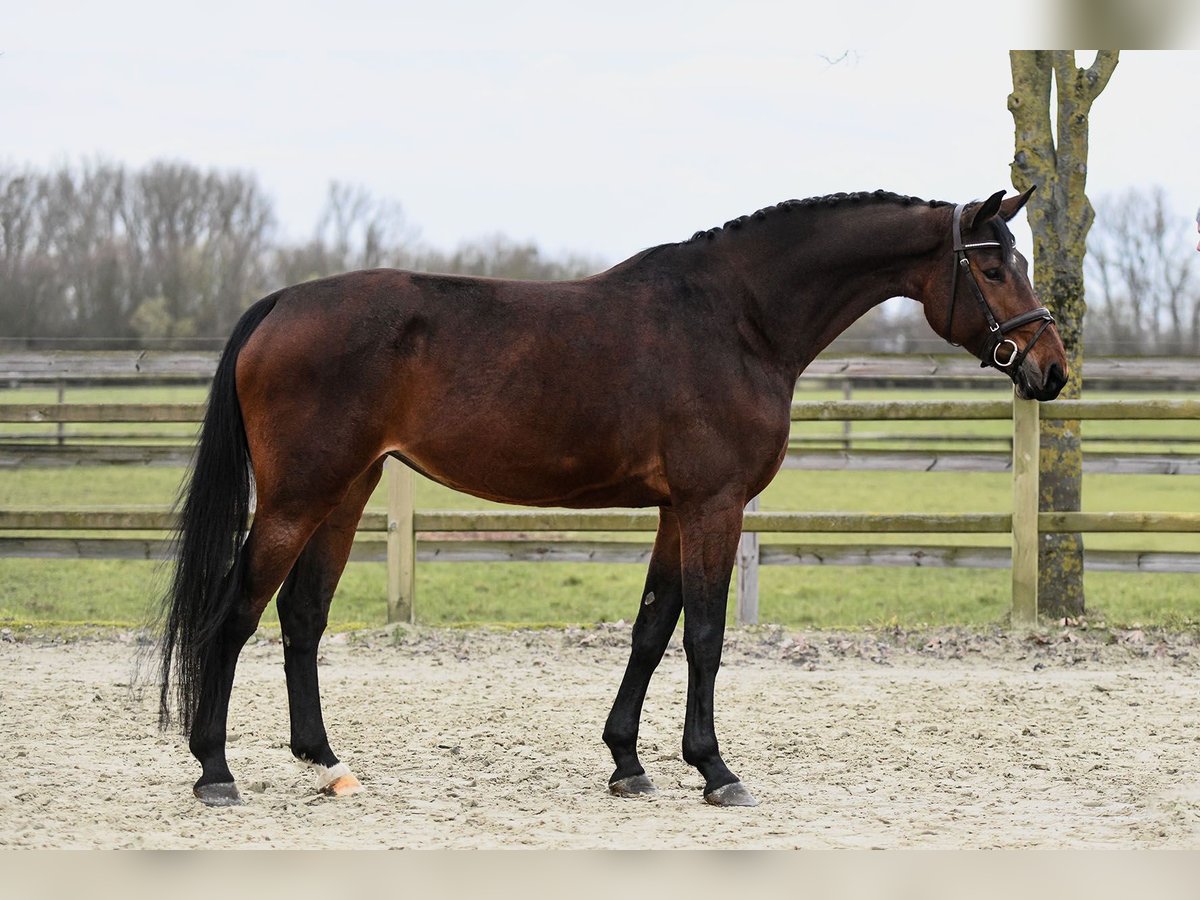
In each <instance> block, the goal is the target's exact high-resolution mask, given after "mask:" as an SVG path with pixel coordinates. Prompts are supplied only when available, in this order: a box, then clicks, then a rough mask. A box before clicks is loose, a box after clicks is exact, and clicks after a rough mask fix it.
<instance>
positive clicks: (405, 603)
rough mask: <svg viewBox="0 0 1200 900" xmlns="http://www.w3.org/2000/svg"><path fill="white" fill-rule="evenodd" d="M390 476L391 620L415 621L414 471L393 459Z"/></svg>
mask: <svg viewBox="0 0 1200 900" xmlns="http://www.w3.org/2000/svg"><path fill="white" fill-rule="evenodd" d="M384 470H385V471H386V472H387V620H388V622H389V623H390V622H413V621H415V618H416V616H415V604H414V602H413V601H414V595H415V593H416V574H417V535H416V532H415V531H414V530H413V473H412V469H410V468H409V467H408V466H406V465H404V463H402V462H400V461H399V460H397V459H393V458H391V457H389V458H388V460H387V462H386V463H384Z"/></svg>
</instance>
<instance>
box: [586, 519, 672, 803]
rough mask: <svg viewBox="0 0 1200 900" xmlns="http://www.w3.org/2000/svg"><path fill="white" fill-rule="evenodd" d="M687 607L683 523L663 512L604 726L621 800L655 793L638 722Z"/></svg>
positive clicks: (613, 786)
mask: <svg viewBox="0 0 1200 900" xmlns="http://www.w3.org/2000/svg"><path fill="white" fill-rule="evenodd" d="M682 608H683V582H682V577H681V572H680V568H679V520H678V519H677V518H676V516H675V513H674V512H672V511H671V510H669V509H663V510H662V511H661V512H660V513H659V518H658V535H657V536H656V537H655V539H654V552H653V553H652V554H651V556H650V568H649V571H648V572H647V573H646V586H645V588H644V589H643V590H642V601H641V605H640V606H639V608H638V614H637V621H635V622H634V624H633V649H632V650H631V651H630V654H629V665H628V666H626V667H625V677H624V678H622V679H621V687H620V688H619V689H618V691H617V699H616V701H615V702H614V703H613V708H612V712H611V713H609V715H608V722H607V723H605V726H604V743H606V744H608V749H609V750H611V751H612V755H613V761H614V762H615V763H616V766H617V768H616V771H614V772H613V774H612V777H611V778H610V779H609V780H608V788H609V790H610V791H612V792H613V793H614V794H616V795H617V796H618V797H628V796H631V795H634V794H652V793H654V792H655V787H654V782H652V781H651V780H650V779H649V778H648V777H647V776H646V770H645V769H644V768H642V764H641V762H640V761H639V760H638V755H637V738H638V723H639V722H640V721H641V718H642V703H643V702H644V701H645V699H646V690H647V688H648V687H649V686H650V677H651V676H652V675H653V674H654V670H655V669H656V668H657V667H658V664H659V662H660V661H661V660H662V656H663V653H664V652H665V651H666V649H667V644H668V643H669V642H670V640H671V634H672V633H673V632H674V631H675V623H676V622H678V621H679V611H680V610H681V609H682Z"/></svg>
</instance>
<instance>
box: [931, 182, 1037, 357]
mask: <svg viewBox="0 0 1200 900" xmlns="http://www.w3.org/2000/svg"><path fill="white" fill-rule="evenodd" d="M965 206H966V204H964V203H960V204H958V206H956V207H954V218H953V225H952V228H953V231H952V234H953V237H954V268H953V269H952V270H951V273H952V274H951V278H950V315H949V317H948V318H947V320H946V340H948V341H950V343H954V337H953V336H954V332H953V330H952V329H953V327H954V301H955V299H956V298H957V296H958V270H959V269H962V270H963V271H964V272H965V273H966V274H967V276H968V277H967V283H968V284H970V285H971V290H973V291H974V292H975V297H976V299H977V300H978V301H979V307H980V309H981V310H982V311H983V315H984V318H986V319H987V324H988V338H987V346H986V347H984V352H983V362H982V363H980V368H987V367H988V366H989V365H994V366H995V367H996V368H997V369H1000V370H1001V371H1004V370H1005V369H1010V370H1012V371H1013V372H1015V371H1016V370H1017V369H1019V368H1020V367H1021V363H1023V362H1024V361H1025V357H1026V356H1027V355H1028V354H1029V351H1030V350H1032V349H1033V345H1034V344H1036V343H1037V342H1038V338H1040V337H1041V336H1042V333H1043V332H1045V330H1046V329H1047V328H1049V327H1050V326H1051V325H1052V324H1053V323H1054V316H1052V315H1050V310H1048V309H1046V307H1044V306H1039V307H1038V308H1037V309H1031V310H1029V312H1023V313H1020V314H1019V315H1015V316H1013V317H1012V318H1011V319H1007V320H1006V321H1004V322H998V321H996V315H995V313H993V312H992V307H991V306H990V305H989V304H988V302H987V298H986V297H984V296H983V291H982V290H980V288H979V282H978V281H977V280H976V279H975V273H974V272H972V271H971V262H970V260H968V259H967V251H968V250H975V249H978V248H979V247H1000V248H1003V246H1004V245H1003V244H1001V243H999V242H998V241H981V242H979V243H977V244H964V243H963V239H962V214H963V208H964V207H965ZM1037 321H1041V323H1042V325H1041V327H1040V328H1039V329H1038V330H1037V331H1036V332H1034V335H1033V338H1032V340H1030V341H1029V343H1028V344H1026V345H1025V348H1024V349H1021V348H1019V347H1018V346H1017V342H1016V341H1014V340H1013V339H1012V338H1007V337H1005V335H1006V334H1008V333H1009V332H1010V331H1016V330H1017V329H1018V328H1020V327H1021V326H1022V325H1028V324H1029V323H1030V322H1037ZM1002 352H1006V353H1007V354H1008V358H1007V359H1003V360H1002V359H1001V358H1000V354H1001V353H1002ZM989 357H990V359H989Z"/></svg>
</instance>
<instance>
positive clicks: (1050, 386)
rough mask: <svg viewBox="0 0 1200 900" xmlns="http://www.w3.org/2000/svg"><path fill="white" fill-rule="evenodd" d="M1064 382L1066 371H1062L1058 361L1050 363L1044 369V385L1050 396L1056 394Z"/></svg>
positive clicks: (1065, 380) (1065, 381)
mask: <svg viewBox="0 0 1200 900" xmlns="http://www.w3.org/2000/svg"><path fill="white" fill-rule="evenodd" d="M1066 383H1067V373H1066V372H1065V371H1063V367H1062V366H1060V365H1059V364H1058V363H1051V364H1050V368H1049V369H1048V370H1047V371H1046V382H1045V385H1044V387H1045V389H1046V391H1047V392H1048V393H1050V394H1051V395H1052V396H1057V395H1058V392H1059V391H1061V390H1062V388H1063V385H1065V384H1066Z"/></svg>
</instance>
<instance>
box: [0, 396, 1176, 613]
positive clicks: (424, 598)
mask: <svg viewBox="0 0 1200 900" xmlns="http://www.w3.org/2000/svg"><path fill="white" fill-rule="evenodd" d="M1008 393H1009V392H1008V391H1007V390H1006V389H1005V388H1004V385H1003V383H1001V382H998V383H997V388H996V392H995V393H994V394H993V393H992V392H987V393H980V392H972V393H970V394H969V395H964V394H962V393H950V392H932V391H927V392H910V393H909V394H907V395H905V396H907V397H910V398H913V397H920V398H922V399H933V398H940V397H952V398H953V397H963V396H970V397H985V396H986V397H993V396H994V397H999V398H1002V397H1006V396H1008ZM800 396H801V398H802V399H835V398H836V397H840V394H835V393H833V392H823V391H809V392H803V393H802V394H801V395H800ZM1105 396H1113V395H1107V394H1106V395H1105ZM1131 396H1136V395H1131ZM1172 396H1182V395H1174V394H1173V395H1172ZM855 397H856V399H900V398H901V395H898V394H897V393H895V392H883V391H858V392H856V394H855ZM201 399H203V392H202V391H200V390H198V389H194V388H173V389H130V390H125V391H122V392H120V393H118V392H117V391H114V390H111V389H108V390H75V391H71V392H69V394H68V396H67V401H68V402H115V401H118V400H119V401H122V402H188V401H198V400H201ZM55 400H56V396H55V394H54V392H53V391H49V390H47V391H36V390H21V391H0V403H3V402H54V401H55ZM1084 426H1085V430H1084V437H1085V441H1086V440H1088V438H1089V437H1094V436H1099V435H1106V436H1111V437H1116V438H1120V442H1119V443H1105V444H1104V445H1103V446H1104V449H1106V450H1111V449H1121V450H1123V451H1129V450H1135V449H1136V450H1149V449H1153V451H1154V452H1168V451H1169V450H1170V449H1173V450H1176V451H1181V452H1192V453H1194V452H1196V447H1197V445H1195V444H1190V445H1189V444H1187V443H1185V442H1182V441H1180V442H1177V443H1172V444H1164V443H1161V442H1155V443H1151V441H1153V440H1154V438H1156V437H1161V436H1188V437H1192V438H1200V422H1191V421H1189V422H1086V423H1084ZM135 428H136V429H137V430H138V431H139V433H142V434H144V435H145V438H144V439H146V440H164V439H165V440H186V439H187V438H188V436H189V435H190V434H191V433H192V432H193V431H194V428H193V426H188V425H182V426H180V425H161V426H126V425H121V426H113V425H78V426H70V430H71V432H73V433H78V434H86V433H103V432H108V433H111V432H113V431H117V430H120V431H122V432H127V431H132V430H133V429H135ZM0 429H3V432H4V433H7V434H10V435H11V434H14V433H21V434H31V433H35V432H41V433H46V434H49V433H53V426H32V427H31V426H23V425H22V426H13V425H4V426H0ZM854 431H855V433H856V434H860V433H861V434H867V433H872V434H880V433H887V434H893V435H898V434H901V433H905V434H921V435H926V434H929V435H933V434H947V435H968V436H978V437H988V438H994V439H995V444H994V445H991V444H982V445H980V447H979V449H986V448H989V447H990V448H991V449H1000V448H1002V447H1004V446H1007V436H1008V434H1009V431H1010V426H1009V425H1008V424H1007V423H1005V422H950V423H942V422H889V423H873V422H867V423H855V425H854ZM793 434H794V436H797V437H800V436H803V437H814V438H815V437H829V438H840V437H841V434H842V426H841V423H797V425H796V427H795V429H794V431H793ZM922 444H923V445H924V446H933V447H937V446H942V445H941V444H939V442H937V441H935V440H930V441H926V442H922ZM872 446H881V447H886V446H891V445H890V444H889V443H888V442H887V441H881V442H877V443H875V444H872ZM909 446H911V445H909ZM182 475H183V472H182V470H180V469H169V468H118V467H106V468H92V469H85V468H78V469H31V470H19V471H18V470H0V506H3V507H6V508H8V507H41V508H45V507H79V506H113V505H120V506H124V505H141V504H145V505H151V506H160V507H165V506H168V505H169V504H170V503H171V501H172V499H173V498H174V495H175V492H176V490H177V488H178V485H179V482H180V479H181V477H182ZM371 505H372V506H373V507H376V508H382V507H383V505H384V498H383V490H382V488H381V490H380V491H378V492H377V493H376V496H375V497H374V498H372V501H371ZM762 505H763V508H764V509H769V510H802V511H803V510H809V511H824V510H842V511H873V512H1007V511H1008V510H1009V509H1010V506H1011V482H1010V479H1009V477H1008V476H1007V475H1006V474H1002V473H997V474H991V473H945V472H939V473H916V474H914V473H901V472H844V471H835V472H804V471H796V470H785V471H783V472H781V473H780V475H779V476H778V477H777V478H776V480H775V482H774V483H773V484H772V485H771V486H770V487H769V488H768V490H767V491H766V492H765V493H764V495H763V498H762ZM417 506H418V508H424V509H433V508H441V509H477V508H484V507H487V506H489V504H487V503H486V502H485V501H481V500H477V499H475V498H472V497H468V496H465V495H462V494H457V493H454V492H451V491H449V490H446V489H445V488H442V487H440V486H438V485H435V484H431V483H429V482H426V481H424V480H422V479H418V487H417ZM1084 508H1085V509H1087V510H1094V511H1100V510H1131V511H1133V510H1146V511H1150V510H1156V511H1195V510H1197V509H1200V479H1196V478H1192V477H1187V476H1148V475H1140V476H1138V475H1133V476H1113V475H1089V476H1086V477H1085V479H1084ZM868 538H871V536H864V535H855V536H851V537H849V538H844V537H842V536H839V535H789V536H788V537H787V539H788V540H794V541H804V542H814V543H815V542H839V541H844V540H848V539H849V540H853V541H855V542H865V541H866V540H867V539H868ZM763 539H764V541H769V540H771V537H770V536H764V538H763ZM646 540H647V542H649V540H650V536H649V535H647V536H646ZM872 540H874V541H877V542H879V543H898V544H908V545H912V544H917V543H928V544H939V543H959V544H979V545H982V544H993V545H1007V543H1008V537H1007V536H1006V535H880V536H878V537H874V538H872ZM1086 543H1087V545H1088V546H1089V547H1092V548H1126V549H1142V550H1196V549H1200V548H1198V544H1200V539H1198V538H1197V536H1196V535H1169V534H1137V535H1116V534H1114V535H1090V536H1088V537H1087V538H1086ZM157 568H158V567H156V566H155V565H154V564H152V563H145V562H124V561H108V560H97V561H90V560H30V559H0V620H3V621H6V622H29V621H65V622H83V621H88V622H112V623H120V624H135V623H138V622H140V621H143V620H144V618H145V616H146V614H147V610H148V608H149V607H148V603H149V599H150V598H152V597H153V596H154V595H155V594H156V593H157V587H156V582H157V581H161V572H158V573H156V569H157ZM643 577H644V573H643V571H642V569H641V567H639V566H632V565H609V564H565V563H503V564H499V563H491V564H468V563H454V564H451V563H430V564H421V565H419V566H418V569H417V609H418V616H419V618H420V619H421V621H424V622H427V623H457V622H521V623H568V622H570V623H578V622H596V621H615V620H617V619H621V618H625V619H628V618H630V617H632V616H633V615H635V614H636V611H637V603H638V597H639V593H640V589H641V585H642V580H643ZM1086 586H1087V594H1088V607H1089V610H1090V613H1089V615H1092V616H1095V617H1103V618H1105V619H1106V620H1107V621H1108V622H1110V623H1111V624H1121V625H1125V624H1131V623H1135V622H1136V623H1142V624H1151V623H1160V624H1167V625H1176V626H1183V625H1189V624H1192V623H1200V575H1163V574H1140V573H1129V574H1125V573H1088V575H1087V576H1086ZM384 593H385V575H384V569H383V566H382V565H379V564H367V563H361V564H352V565H351V566H350V567H349V568H348V570H347V573H346V575H345V577H344V578H343V581H342V585H341V587H340V588H339V592H338V596H337V597H336V598H335V600H334V606H333V610H332V614H331V619H332V622H333V623H334V627H341V628H346V627H353V626H356V625H377V624H381V623H382V622H383V620H384V601H383V598H384ZM760 596H761V601H760V612H761V618H762V620H763V621H764V622H777V623H780V624H785V625H792V626H806V627H835V626H836V627H854V626H862V625H885V624H893V623H894V624H898V625H902V626H912V625H917V624H944V623H956V624H985V623H990V622H996V621H1000V620H1002V619H1003V618H1004V617H1005V616H1006V614H1007V608H1008V602H1009V576H1008V572H1007V571H1002V570H1001V571H992V570H937V569H915V568H914V569H884V568H866V567H858V568H836V567H829V568H825V567H820V568H812V567H792V566H768V567H764V568H763V570H762V574H761V588H760ZM264 622H273V614H272V613H271V612H270V611H268V614H267V616H266V617H264Z"/></svg>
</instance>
